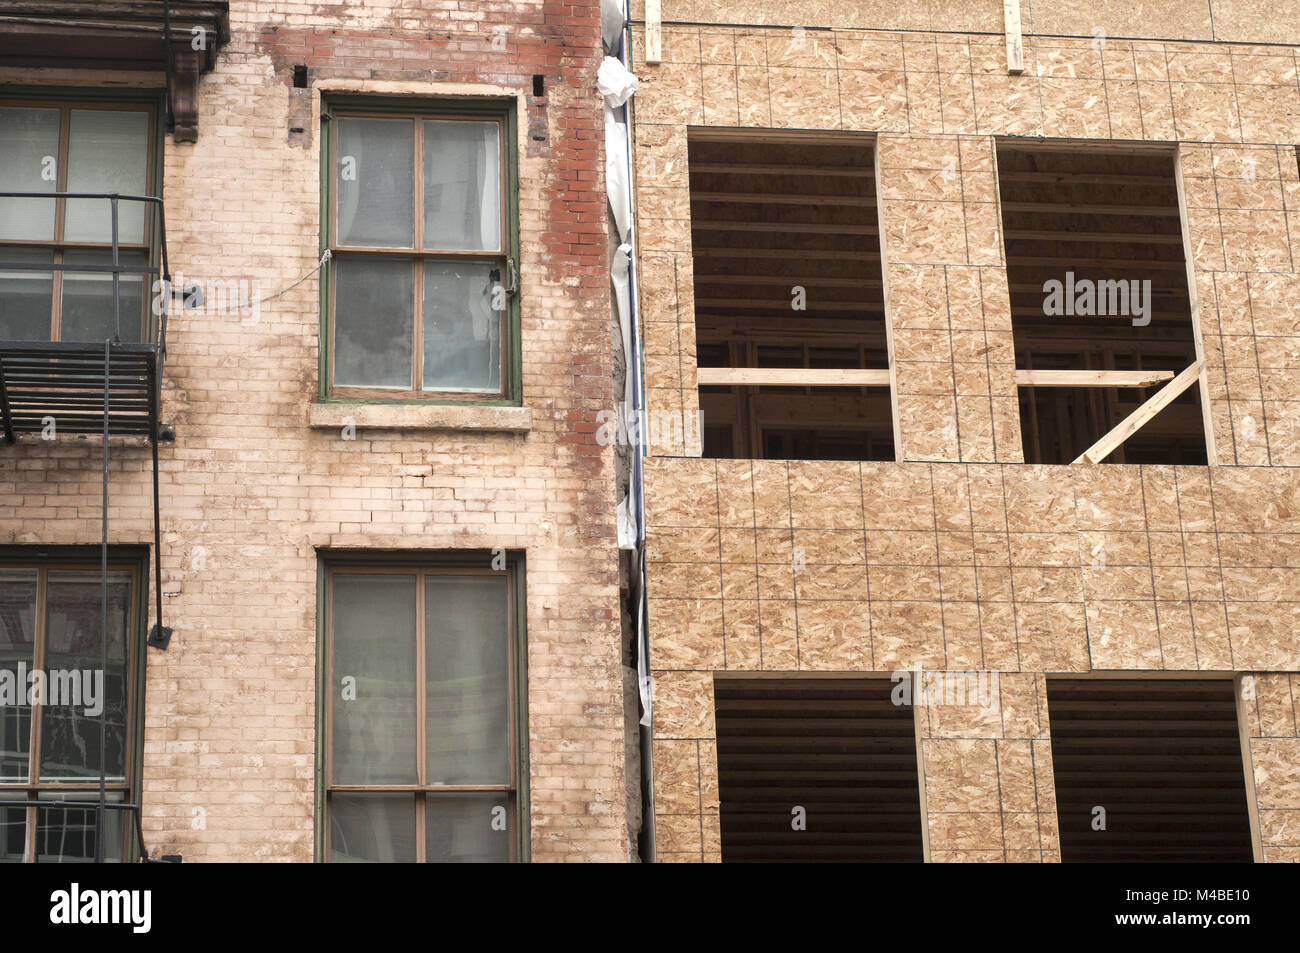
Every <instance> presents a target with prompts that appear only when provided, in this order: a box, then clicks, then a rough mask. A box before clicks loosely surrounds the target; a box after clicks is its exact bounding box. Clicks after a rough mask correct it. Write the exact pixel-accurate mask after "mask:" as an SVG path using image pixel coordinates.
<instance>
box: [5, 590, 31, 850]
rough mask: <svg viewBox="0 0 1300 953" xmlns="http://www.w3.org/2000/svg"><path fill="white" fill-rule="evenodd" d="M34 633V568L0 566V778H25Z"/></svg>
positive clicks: (29, 737)
mask: <svg viewBox="0 0 1300 953" xmlns="http://www.w3.org/2000/svg"><path fill="white" fill-rule="evenodd" d="M35 632H36V570H35V569H0V778H3V779H4V780H6V781H13V780H21V781H25V780H27V761H28V753H29V751H30V750H31V736H32V709H31V706H30V705H28V704H27V673H29V672H30V671H31V669H32V662H33V660H34V658H35V655H34V647H35V644H36V640H35ZM20 665H21V666H22V667H23V670H22V672H19V666H20ZM20 676H21V677H20ZM20 853H21V851H20Z"/></svg>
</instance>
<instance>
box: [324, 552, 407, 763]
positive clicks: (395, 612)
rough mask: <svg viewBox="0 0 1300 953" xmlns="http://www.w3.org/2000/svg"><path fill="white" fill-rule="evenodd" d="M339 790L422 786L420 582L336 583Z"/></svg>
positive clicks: (362, 579)
mask: <svg viewBox="0 0 1300 953" xmlns="http://www.w3.org/2000/svg"><path fill="white" fill-rule="evenodd" d="M333 603H334V604H333V612H334V615H333V636H332V637H333V653H332V654H333V667H332V673H333V684H332V685H331V686H330V691H332V692H333V693H334V698H333V706H332V707H333V712H334V723H333V726H332V735H331V737H332V751H333V778H332V779H331V780H332V781H333V783H335V784H414V783H415V780H416V775H415V577H414V576H395V575H366V576H359V575H354V576H349V575H336V576H334V598H333Z"/></svg>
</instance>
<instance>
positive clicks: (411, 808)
mask: <svg viewBox="0 0 1300 953" xmlns="http://www.w3.org/2000/svg"><path fill="white" fill-rule="evenodd" d="M330 861H331V862H333V863H340V862H349V861H350V862H353V863H357V862H370V863H390V864H391V863H397V864H413V863H415V796H414V795H412V794H332V795H330Z"/></svg>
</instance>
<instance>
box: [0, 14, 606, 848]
mask: <svg viewBox="0 0 1300 953" xmlns="http://www.w3.org/2000/svg"><path fill="white" fill-rule="evenodd" d="M230 6H231V26H232V32H233V38H232V41H231V43H230V44H229V46H228V47H227V48H226V49H224V50H223V51H222V53H221V55H220V57H219V60H218V66H217V68H216V70H215V71H214V72H213V73H211V74H209V75H207V76H205V77H203V79H202V81H201V85H200V101H199V139H198V142H197V143H196V144H194V145H182V146H178V145H175V144H173V143H172V142H171V141H170V139H169V140H168V142H167V144H166V161H165V180H166V181H165V198H166V202H167V217H168V251H169V253H170V255H171V263H172V269H173V271H174V272H175V271H183V272H184V274H185V275H187V276H190V277H191V278H195V279H199V278H208V279H214V278H244V279H249V280H256V281H259V282H260V287H261V293H262V294H263V295H266V294H270V293H272V292H274V291H278V290H280V289H282V288H284V287H286V286H287V285H289V284H291V283H292V282H293V281H295V280H296V279H298V278H299V277H300V276H302V275H303V274H305V273H306V272H308V271H310V270H311V268H312V267H313V266H314V265H315V263H316V259H317V255H318V242H319V235H320V232H319V230H320V221H319V202H320V181H319V180H320V171H319V145H320V135H319V127H318V126H313V128H312V129H311V130H310V132H311V135H309V136H307V137H305V139H304V137H302V136H296V137H295V136H291V135H290V133H289V131H288V129H289V126H290V125H294V124H296V123H294V122H291V121H290V116H291V109H292V108H293V106H294V102H295V100H294V95H293V94H294V93H296V92H297V91H295V90H292V89H291V82H290V73H291V70H290V67H291V65H292V64H293V63H294V62H305V63H307V64H308V65H309V67H310V68H311V70H312V81H313V84H314V85H315V86H316V87H317V88H319V86H320V85H322V84H324V85H331V84H332V85H333V86H335V87H340V86H346V87H348V88H351V89H355V90H359V91H372V92H387V93H400V94H406V95H412V96H438V95H444V94H456V93H460V94H464V93H466V92H473V93H476V94H479V95H483V94H489V95H497V96H508V97H512V98H515V99H517V101H518V103H519V111H518V118H519V127H520V128H519V143H520V145H519V149H520V156H519V177H520V183H521V186H520V196H519V204H520V214H521V222H522V235H521V247H522V262H521V273H522V297H521V301H522V336H523V340H522V348H523V400H524V404H525V405H526V406H527V407H528V408H530V409H531V429H530V430H529V431H527V432H526V433H490V432H489V433H483V432H474V431H468V430H455V429H449V430H438V431H434V430H394V429H384V427H382V426H379V425H375V426H367V425H359V426H358V427H357V432H356V439H355V440H345V439H342V431H341V430H340V429H338V428H329V429H312V428H310V427H309V426H308V419H309V409H310V407H311V405H312V403H313V401H314V400H315V399H316V394H317V385H318V381H317V354H318V336H319V330H318V320H319V318H318V297H317V294H318V291H317V282H316V280H315V278H311V279H309V280H307V281H305V282H303V283H302V284H300V285H298V286H297V287H296V288H294V289H293V290H291V291H288V292H287V293H285V294H284V295H283V296H282V297H279V298H276V299H275V300H273V301H270V302H268V303H266V304H263V305H262V306H261V313H260V319H259V320H257V321H256V322H253V321H251V320H249V321H241V320H240V319H239V318H238V317H235V318H233V319H232V318H225V317H215V316H195V315H187V314H185V313H183V312H181V313H177V314H174V315H173V317H172V321H171V324H170V327H169V329H168V341H167V344H168V361H167V369H166V377H165V381H164V393H163V402H164V412H163V418H164V420H165V421H168V422H171V423H174V424H175V426H176V431H177V439H176V442H175V443H174V444H164V445H163V446H162V449H161V456H162V463H161V466H162V478H161V479H162V488H161V495H162V566H163V576H164V584H165V585H166V586H168V587H169V588H170V589H172V590H174V591H175V594H174V595H172V596H169V598H168V599H167V600H166V606H165V613H166V623H167V624H168V625H170V626H172V627H174V628H175V630H176V636H175V638H174V639H173V641H172V643H171V647H170V649H169V650H168V651H166V652H159V651H156V650H153V649H150V650H148V681H147V697H146V702H145V718H146V730H145V747H144V791H143V803H144V835H145V838H146V842H147V843H148V845H149V847H150V849H151V851H153V852H154V853H158V852H162V853H179V854H182V855H184V858H185V860H186V861H187V862H188V861H203V860H222V861H224V860H254V859H255V860H276V861H308V860H311V859H312V857H313V829H314V823H315V818H314V817H313V795H314V790H315V785H316V778H315V774H314V763H313V762H314V750H315V744H316V737H315V719H316V694H315V674H316V621H317V620H316V598H317V592H316V570H317V550H319V549H327V548H341V547H347V548H363V549H373V550H457V549H479V550H482V549H492V548H495V547H505V548H507V549H510V550H520V551H524V552H525V553H526V555H527V592H528V598H527V627H528V640H529V645H528V669H529V685H528V709H529V744H530V754H531V766H530V767H531V797H532V805H531V807H532V811H531V814H532V816H531V830H532V849H533V856H534V858H535V859H538V860H557V859H574V858H587V859H602V860H622V859H626V858H627V857H628V853H629V837H628V831H627V822H626V809H625V790H624V774H625V766H624V752H625V742H624V725H623V672H622V666H621V656H620V629H619V614H618V609H619V603H618V599H619V594H618V565H617V549H616V543H615V523H614V505H615V500H614V480H613V477H614V463H613V452H612V449H611V448H609V447H602V446H598V445H597V444H596V442H595V439H594V436H593V431H594V429H595V427H594V423H592V425H591V426H590V427H587V426H585V425H584V422H593V421H594V419H595V414H596V412H597V411H598V410H601V409H605V408H608V407H610V406H611V404H612V400H613V387H612V379H611V371H610V348H609V341H610V330H609V328H610V311H609V294H608V266H607V263H606V258H605V247H606V234H605V225H604V205H603V202H604V199H603V196H602V194H601V189H603V158H602V151H601V146H600V141H601V140H600V136H599V130H600V128H601V125H600V124H601V117H600V103H599V99H598V97H597V95H596V94H595V92H594V82H595V70H596V66H597V64H598V62H599V31H598V29H597V23H598V20H599V9H598V5H597V4H594V3H593V4H589V5H587V6H569V7H566V8H565V9H564V11H563V12H562V14H561V15H560V16H559V17H558V18H556V17H555V16H554V14H553V12H552V17H551V19H550V20H549V21H548V20H546V19H544V14H546V13H547V12H548V11H550V7H551V5H550V4H543V3H541V2H540V0H537V2H528V3H511V4H504V3H496V4H491V3H485V4H482V5H479V8H478V9H477V10H463V9H462V8H465V7H466V5H465V4H456V3H442V4H426V3H415V2H400V3H399V2H393V3H388V4H378V3H367V4H348V5H342V6H339V5H325V6H320V5H317V4H305V3H302V4H284V3H253V2H247V0H232V2H231V4H230ZM566 18H567V19H566ZM494 25H500V26H504V27H505V28H506V29H507V33H506V37H507V41H506V49H505V50H504V51H500V52H498V51H494V50H492V49H491V46H490V37H491V28H492V26H494ZM534 73H542V74H546V76H547V80H548V95H547V101H546V103H545V104H544V105H542V104H538V103H536V102H533V101H532V97H531V95H530V93H531V89H532V84H531V76H532V74H534ZM0 82H8V83H44V84H62V85H83V84H84V85H89V86H99V85H103V84H113V83H130V84H146V85H155V86H160V85H161V76H130V75H121V74H111V75H106V74H102V73H77V72H74V71H32V70H5V71H0ZM316 103H317V107H318V105H319V96H318V95H317V97H316ZM313 121H314V120H313ZM557 200H559V201H561V202H563V203H564V205H563V207H562V208H561V209H555V208H554V203H556V202H557ZM112 449H113V464H112V478H111V486H110V491H111V494H112V500H111V504H110V513H109V515H110V519H111V539H112V541H113V542H115V543H150V542H151V540H152V528H151V487H150V476H149V470H150V467H149V450H148V447H147V445H145V444H143V443H139V444H134V443H127V442H124V441H123V440H115V441H114V442H113V448H112ZM99 452H100V451H99V447H98V444H97V441H95V440H93V439H92V440H85V441H81V440H76V439H73V438H64V439H61V440H59V441H57V442H55V443H54V444H49V443H43V442H41V441H40V440H37V439H30V438H29V439H24V440H22V441H20V443H19V445H18V446H17V447H13V448H8V449H6V450H5V451H4V452H3V453H0V544H16V543H17V544H21V543H44V544H73V543H81V544H88V543H95V544H97V543H98V542H99V538H100V527H99V515H100V513H99V494H100V478H99V474H100V464H99ZM196 808H202V809H203V811H204V812H205V814H206V827H205V828H204V829H201V830H196V829H194V827H193V825H192V820H193V819H194V817H195V809H196Z"/></svg>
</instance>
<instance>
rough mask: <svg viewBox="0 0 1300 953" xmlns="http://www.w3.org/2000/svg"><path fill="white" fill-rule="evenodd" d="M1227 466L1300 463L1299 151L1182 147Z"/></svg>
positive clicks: (1214, 403) (1218, 439)
mask: <svg viewBox="0 0 1300 953" xmlns="http://www.w3.org/2000/svg"><path fill="white" fill-rule="evenodd" d="M1180 160H1181V165H1182V173H1183V182H1184V193H1185V197H1186V205H1187V225H1188V232H1189V236H1190V240H1191V244H1192V250H1193V257H1194V260H1195V263H1196V285H1197V287H1196V289H1195V290H1196V298H1197V301H1198V302H1199V313H1200V324H1201V336H1202V343H1203V347H1204V353H1205V358H1206V367H1207V383H1208V390H1209V397H1210V403H1211V408H1212V414H1211V416H1212V418H1213V422H1214V427H1215V435H1214V436H1215V447H1216V452H1217V454H1218V458H1219V462H1220V463H1237V464H1240V465H1244V466H1268V465H1273V466H1297V465H1300V274H1297V271H1298V269H1300V255H1297V251H1298V250H1300V173H1298V172H1297V165H1296V152H1295V148H1294V147H1292V146H1276V147H1275V146H1228V145H1190V144H1185V145H1183V146H1182V148H1181V150H1180Z"/></svg>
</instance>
